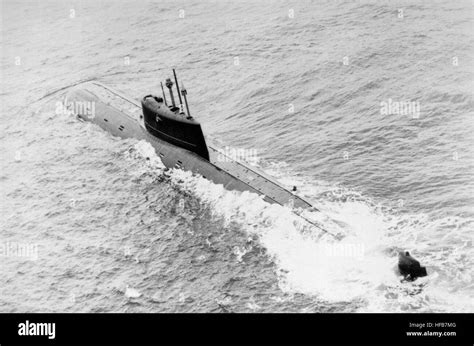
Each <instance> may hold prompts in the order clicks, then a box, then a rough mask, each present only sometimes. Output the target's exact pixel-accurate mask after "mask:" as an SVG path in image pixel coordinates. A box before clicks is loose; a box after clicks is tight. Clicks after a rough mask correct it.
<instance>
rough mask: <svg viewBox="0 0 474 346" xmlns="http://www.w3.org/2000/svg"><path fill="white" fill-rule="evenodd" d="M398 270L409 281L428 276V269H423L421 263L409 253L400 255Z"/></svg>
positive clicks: (400, 253)
mask: <svg viewBox="0 0 474 346" xmlns="http://www.w3.org/2000/svg"><path fill="white" fill-rule="evenodd" d="M398 270H400V274H402V275H403V276H404V277H405V279H407V280H415V279H416V278H418V277H423V276H426V275H428V274H427V272H426V267H422V266H421V265H420V262H418V261H417V260H416V259H414V258H413V257H411V256H410V253H409V252H408V251H405V252H399V253H398Z"/></svg>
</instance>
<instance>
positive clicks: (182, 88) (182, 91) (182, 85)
mask: <svg viewBox="0 0 474 346" xmlns="http://www.w3.org/2000/svg"><path fill="white" fill-rule="evenodd" d="M181 94H183V97H184V102H185V103H186V111H187V112H188V118H191V113H190V112H189V106H188V98H187V97H186V95H187V94H188V92H187V91H186V88H185V87H184V84H181Z"/></svg>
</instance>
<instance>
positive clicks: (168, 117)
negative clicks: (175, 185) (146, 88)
mask: <svg viewBox="0 0 474 346" xmlns="http://www.w3.org/2000/svg"><path fill="white" fill-rule="evenodd" d="M173 74H174V79H175V85H176V89H177V93H178V98H179V103H180V104H179V107H178V106H176V104H175V99H174V95H173V82H172V81H171V79H170V78H168V79H167V80H166V82H165V85H166V87H167V88H168V89H169V94H170V99H171V105H168V104H167V102H166V95H165V91H164V89H163V84H161V90H162V92H163V97H158V96H154V95H147V96H145V97H144V98H143V99H142V101H141V103H142V110H143V117H144V121H145V127H146V129H147V131H148V132H150V133H151V134H152V135H153V136H155V137H158V138H160V139H162V140H164V141H166V142H169V143H171V144H173V145H176V146H179V147H181V148H184V149H187V150H190V151H192V152H194V153H196V154H198V155H199V156H201V157H202V158H204V159H206V160H208V161H209V152H208V149H207V144H206V140H205V139H204V134H203V132H202V129H201V124H200V123H199V122H198V121H196V120H195V119H194V118H193V117H192V116H191V114H190V113H189V107H188V100H187V98H186V95H187V92H186V89H184V87H183V88H182V90H181V93H180V90H179V85H178V78H177V77H176V72H175V70H174V69H173ZM181 94H182V95H183V97H184V101H185V103H186V110H187V114H186V113H185V112H184V109H183V103H182V99H181Z"/></svg>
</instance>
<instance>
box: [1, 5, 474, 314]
mask: <svg viewBox="0 0 474 346" xmlns="http://www.w3.org/2000/svg"><path fill="white" fill-rule="evenodd" d="M0 4H1V7H0V11H1V24H0V29H1V68H0V71H1V86H2V89H1V117H0V119H1V133H0V145H1V147H0V150H1V153H2V160H1V171H0V184H1V185H0V187H1V203H0V206H1V228H0V243H1V244H0V245H1V248H0V249H1V250H2V252H1V253H0V255H1V256H0V282H1V284H0V311H2V312H226V311H232V312H306V313H311V312H370V311H374V312H474V284H473V277H474V273H473V268H474V259H473V258H474V256H473V255H474V251H473V244H472V241H473V226H474V209H473V205H474V193H473V192H474V179H473V178H474V146H473V144H474V143H473V142H474V141H473V131H474V126H473V118H472V117H473V115H474V114H473V113H474V112H473V105H474V98H473V93H472V91H473V90H474V89H473V79H474V78H473V77H474V71H473V64H472V61H473V57H474V36H473V34H472V26H473V17H474V11H473V10H474V8H473V3H472V2H471V1H368V0H367V1H365V0H364V1H341V0H337V1H261V2H251V1H239V0H235V1H205V0H203V1H196V2H192V1H175V2H173V1H124V0H122V1H64V2H63V1H28V0H27V1H22V2H17V1H5V0H2V1H1V2H0ZM171 68H176V69H177V72H178V77H179V78H180V79H181V80H182V81H183V82H184V83H185V85H186V88H187V90H188V99H189V103H190V109H191V113H192V114H193V115H194V116H195V117H197V118H198V119H199V121H200V122H201V123H202V126H203V128H204V130H205V133H206V134H207V136H209V138H213V139H214V140H216V141H218V142H219V143H221V145H222V147H225V146H229V148H241V149H246V150H249V151H250V150H252V152H255V151H256V152H257V154H258V162H257V163H256V164H257V166H259V167H260V168H261V169H263V170H264V171H265V172H267V173H268V174H271V175H273V176H274V177H276V178H277V179H278V180H279V181H281V182H282V183H283V184H285V185H287V186H292V185H295V186H297V187H298V191H299V193H300V194H301V195H302V196H304V197H305V198H306V199H308V200H309V201H311V202H312V203H313V204H314V205H315V206H316V207H317V208H319V209H320V210H321V212H320V213H316V214H315V215H312V217H314V218H316V219H317V220H318V221H319V222H321V223H322V224H324V225H325V227H327V228H329V229H335V230H336V229H337V230H338V231H340V232H342V233H343V234H344V235H345V238H344V239H343V240H341V241H340V242H339V243H334V242H331V241H329V240H327V239H324V237H323V238H322V237H320V234H318V231H317V230H304V231H303V230H302V229H301V228H300V227H298V225H297V220H295V218H294V216H293V215H292V213H291V212H290V210H289V209H288V207H281V206H272V205H269V204H267V203H265V202H263V201H262V200H261V198H259V197H258V196H255V195H253V194H249V193H236V192H230V191H226V190H224V189H223V188H222V186H218V185H215V184H213V183H211V182H209V181H207V180H205V179H203V178H201V177H198V176H192V175H190V174H189V173H186V172H183V171H180V170H173V171H165V170H164V169H163V166H162V164H161V162H160V160H159V157H157V156H156V154H155V153H154V151H153V149H152V148H151V146H150V145H148V144H147V143H145V142H138V141H135V140H120V139H118V138H114V137H112V136H111V135H109V134H107V133H105V132H104V131H102V130H101V129H100V128H98V127H96V126H94V125H90V124H86V123H82V122H80V121H79V120H77V119H75V118H74V117H72V116H66V115H62V114H60V113H58V112H57V105H58V102H60V101H61V99H62V97H63V96H64V93H65V92H66V91H67V88H68V87H69V86H71V85H74V84H76V83H78V82H80V81H83V80H90V79H95V80H99V81H101V82H103V83H105V84H107V85H110V86H112V87H114V88H116V89H118V90H120V91H122V92H123V93H125V94H127V95H129V96H130V97H133V98H135V99H139V98H140V97H142V96H143V95H146V94H149V93H150V92H154V93H159V81H162V80H164V79H165V78H168V77H170V76H171ZM389 104H390V107H388V105H389ZM402 104H403V105H409V107H408V108H406V109H404V111H401V109H402V108H397V107H398V106H399V105H402ZM19 248H21V249H22V250H21V251H20V250H18V249H19ZM405 249H406V250H409V251H410V252H411V253H412V254H413V256H414V257H416V258H417V259H419V260H420V261H421V263H422V264H423V265H426V266H427V269H428V273H429V275H428V276H427V277H425V278H421V279H418V280H416V281H414V282H402V281H401V278H400V277H399V276H398V275H397V273H396V270H395V268H396V263H397V252H398V251H400V250H405Z"/></svg>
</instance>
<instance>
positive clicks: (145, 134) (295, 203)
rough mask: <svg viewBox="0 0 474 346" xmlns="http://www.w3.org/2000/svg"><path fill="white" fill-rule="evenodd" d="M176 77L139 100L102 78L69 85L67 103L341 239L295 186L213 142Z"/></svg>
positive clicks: (171, 163) (171, 160) (172, 162)
mask: <svg viewBox="0 0 474 346" xmlns="http://www.w3.org/2000/svg"><path fill="white" fill-rule="evenodd" d="M173 76H174V83H173V81H172V80H171V78H167V79H166V81H165V87H166V88H167V89H168V93H165V89H164V87H163V83H160V84H161V96H157V95H153V94H149V95H145V96H144V97H143V98H142V99H141V100H140V102H137V101H136V100H133V99H132V98H130V97H127V96H126V95H123V94H122V93H120V92H119V91H116V90H114V89H112V88H110V87H108V86H106V85H104V84H102V83H100V82H98V81H86V82H82V83H79V84H77V85H75V86H73V87H71V88H70V90H69V91H68V92H67V93H66V95H65V97H64V100H63V105H64V107H65V109H68V110H69V111H70V112H71V113H72V114H74V115H75V116H77V117H78V118H80V119H82V120H84V121H89V122H92V123H94V124H96V125H98V126H100V127H101V128H102V129H104V130H105V131H107V132H109V133H111V134H112V135H113V136H117V137H120V138H135V139H138V140H145V141H147V142H149V143H150V144H151V145H152V146H153V148H154V149H155V152H156V154H157V155H159V157H160V159H161V161H162V162H163V164H164V166H165V167H167V168H169V169H171V168H178V169H182V170H185V171H191V172H192V173H195V174H199V175H201V176H202V177H204V178H206V179H208V180H210V181H212V182H214V183H215V184H222V185H223V186H224V188H225V189H227V190H234V191H240V192H244V191H249V192H252V193H256V194H258V195H261V196H263V199H264V200H265V201H266V202H268V203H272V204H279V205H282V206H289V207H290V208H291V209H292V212H293V213H294V214H296V215H298V216H299V217H301V218H303V219H304V220H305V221H306V222H308V223H309V224H311V225H313V226H315V227H317V228H318V229H319V230H321V231H322V232H324V233H327V234H329V235H331V236H333V237H335V238H336V239H340V238H341V235H339V234H333V233H331V232H329V231H327V230H326V229H324V228H323V227H322V226H321V225H320V224H318V223H316V222H314V221H313V220H311V219H308V218H307V217H305V216H303V215H301V213H302V212H303V211H304V210H311V211H319V210H318V209H317V208H315V207H314V206H313V205H312V204H311V203H309V202H308V201H306V200H305V199H303V198H302V197H300V196H298V195H297V194H296V193H295V191H296V187H293V189H292V191H290V190H289V189H287V188H285V187H283V186H282V185H281V184H280V183H278V182H277V181H275V180H274V179H273V178H271V177H269V176H267V175H266V174H265V173H263V172H262V171H260V170H258V169H257V168H255V167H253V166H249V165H248V164H247V163H245V162H242V161H240V160H236V159H234V158H232V157H230V156H228V155H226V153H225V151H223V150H222V149H219V148H218V147H217V146H216V145H215V144H214V143H212V142H211V140H209V139H208V138H207V137H206V136H205V135H204V133H203V129H202V126H201V124H200V123H199V122H198V121H197V120H196V118H195V117H194V116H192V115H191V113H190V110H189V104H188V100H187V91H186V89H185V88H184V85H181V88H180V87H179V84H178V79H177V76H176V71H175V69H173ZM173 87H175V88H176V94H177V96H178V97H177V99H176V97H175V94H174V90H173V89H174V88H173ZM166 94H168V97H167V95H166ZM183 99H184V104H183ZM178 101H179V104H178ZM185 108H186V109H185Z"/></svg>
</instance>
